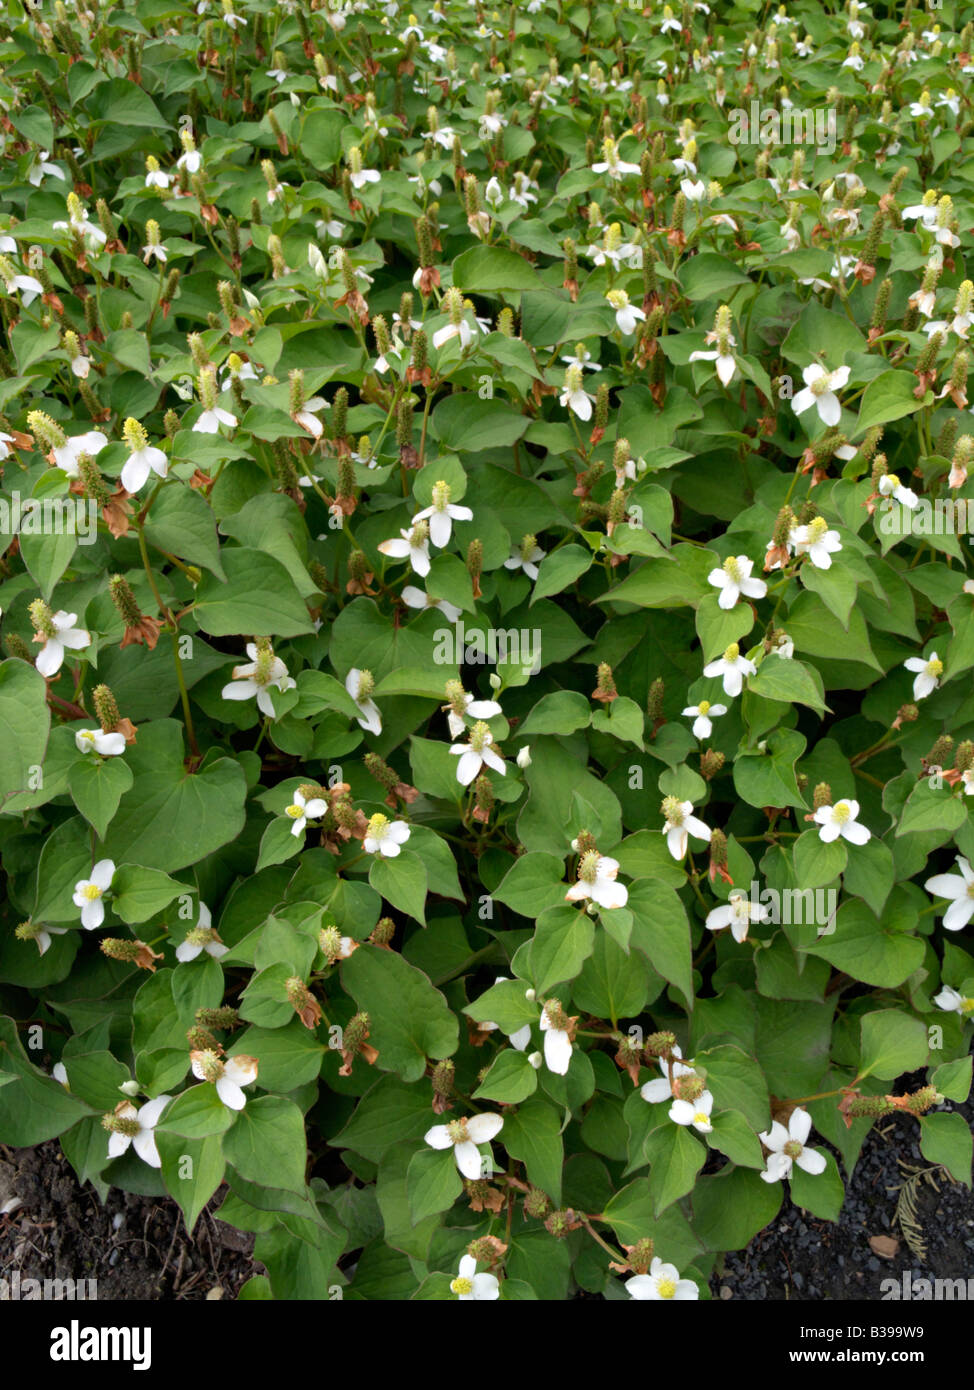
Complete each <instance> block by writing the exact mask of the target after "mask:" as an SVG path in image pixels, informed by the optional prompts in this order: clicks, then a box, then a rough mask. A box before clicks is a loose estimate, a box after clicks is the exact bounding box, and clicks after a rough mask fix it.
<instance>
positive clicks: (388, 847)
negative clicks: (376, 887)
mask: <svg viewBox="0 0 974 1390" xmlns="http://www.w3.org/2000/svg"><path fill="white" fill-rule="evenodd" d="M408 839H409V826H408V825H407V824H406V822H405V821H404V820H390V819H389V818H388V816H384V815H382V813H381V812H379V814H378V815H375V816H373V817H372V818H371V819H370V821H369V828H368V831H367V833H366V836H365V839H364V840H363V841H362V847H363V848H364V850H365V852H366V854H379V855H382V857H383V858H384V859H395V858H396V856H397V855H398V854H399V852H400V850H401V849H402V847H403V845H404V844H405V843H406V841H407V840H408Z"/></svg>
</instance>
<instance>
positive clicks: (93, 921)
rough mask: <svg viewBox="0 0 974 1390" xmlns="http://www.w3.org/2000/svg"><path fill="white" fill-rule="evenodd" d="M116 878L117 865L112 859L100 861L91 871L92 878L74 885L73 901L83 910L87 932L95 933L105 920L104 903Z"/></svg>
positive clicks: (82, 922) (82, 919) (82, 917)
mask: <svg viewBox="0 0 974 1390" xmlns="http://www.w3.org/2000/svg"><path fill="white" fill-rule="evenodd" d="M114 877H115V864H114V862H113V861H112V860H111V859H99V861H98V863H97V864H96V865H95V867H94V868H93V869H92V871H91V878H82V879H79V881H78V882H77V883H76V884H75V885H74V895H73V897H72V899H71V901H72V902H73V903H74V905H75V907H80V908H81V925H82V926H83V927H84V929H85V931H94V930H95V929H96V928H97V927H100V926H101V924H102V922H104V920H105V904H104V902H103V901H102V900H103V898H104V896H105V894H106V893H107V892H108V890H109V888H111V886H112V879H113V878H114Z"/></svg>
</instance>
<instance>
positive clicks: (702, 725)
mask: <svg viewBox="0 0 974 1390" xmlns="http://www.w3.org/2000/svg"><path fill="white" fill-rule="evenodd" d="M683 713H684V714H685V715H686V716H687V718H689V717H690V715H693V716H694V719H693V730H692V732H693V737H694V738H709V737H710V735H711V734H712V733H713V731H714V726H713V723H712V720H714V719H719V718H720V716H721V715H722V714H726V713H727V706H726V705H712V704H711V703H710V701H709V700H701V701H700V703H699V704H698V705H687V707H686V709H685V710H684V711H683Z"/></svg>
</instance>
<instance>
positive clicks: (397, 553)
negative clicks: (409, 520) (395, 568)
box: [379, 525, 430, 579]
mask: <svg viewBox="0 0 974 1390" xmlns="http://www.w3.org/2000/svg"><path fill="white" fill-rule="evenodd" d="M399 537H400V538H399V539H396V538H395V537H393V539H392V540H389V541H382V542H381V543H380V545H379V550H380V551H381V552H382V554H383V555H388V556H389V558H390V559H392V560H406V559H408V560H409V563H410V564H411V565H412V567H413V569H414V570H415V571H416V573H417V574H418V575H419V576H420V578H421V579H425V577H426V576H427V575H428V574H429V572H430V543H429V533H428V530H427V528H426V527H425V526H424V527H417V526H415V525H414V526H413V527H412V529H411V530H409V531H400V532H399Z"/></svg>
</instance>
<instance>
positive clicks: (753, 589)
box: [707, 555, 768, 608]
mask: <svg viewBox="0 0 974 1390" xmlns="http://www.w3.org/2000/svg"><path fill="white" fill-rule="evenodd" d="M753 568H754V562H753V560H749V559H748V558H747V556H746V555H729V556H728V557H727V559H726V560H725V561H724V564H723V568H721V569H713V570H711V571H710V573H709V574H708V575H707V583H708V584H712V585H713V586H714V588H715V589H719V590H720V596H719V597H718V599H717V603H718V605H719V606H720V607H721V608H733V607H734V605H735V604H736V603H737V600H738V599H739V598H740V597H741V595H742V594H743V595H744V597H745V598H764V596H765V594H766V593H767V592H768V586H767V584H766V583H765V582H764V580H763V579H752V578H751V570H752V569H753Z"/></svg>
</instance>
